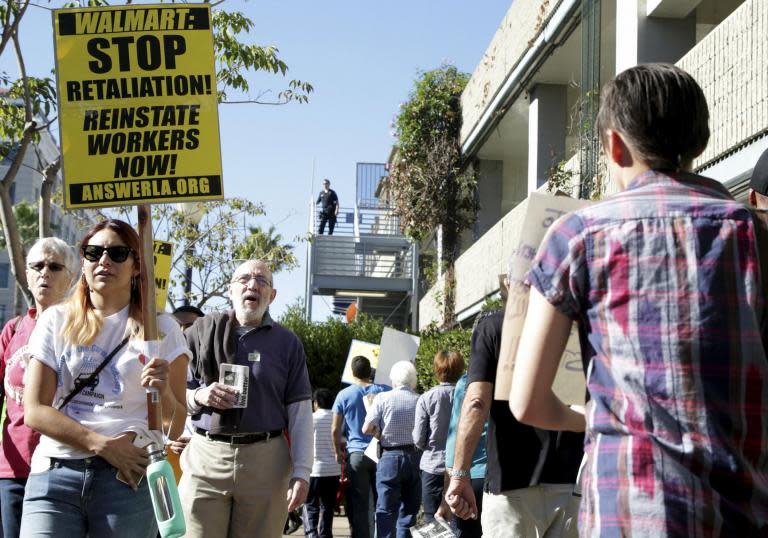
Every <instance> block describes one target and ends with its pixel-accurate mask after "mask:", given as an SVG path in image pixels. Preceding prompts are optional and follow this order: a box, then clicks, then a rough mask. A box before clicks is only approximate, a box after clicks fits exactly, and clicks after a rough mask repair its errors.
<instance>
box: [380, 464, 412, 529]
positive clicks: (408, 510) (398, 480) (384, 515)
mask: <svg viewBox="0 0 768 538" xmlns="http://www.w3.org/2000/svg"><path fill="white" fill-rule="evenodd" d="M419 457H420V453H419V452H418V451H416V450H385V451H384V453H383V454H382V455H381V459H379V465H378V469H377V470H376V491H377V492H378V495H379V498H378V501H377V502H376V530H377V531H378V538H393V537H395V536H397V538H410V537H411V531H410V528H411V527H413V526H414V525H415V524H416V515H417V514H418V512H419V505H420V504H421V478H420V476H419Z"/></svg>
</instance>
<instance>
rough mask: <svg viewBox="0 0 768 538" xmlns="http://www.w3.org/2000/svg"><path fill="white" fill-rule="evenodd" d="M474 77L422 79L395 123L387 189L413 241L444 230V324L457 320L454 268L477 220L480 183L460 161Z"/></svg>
mask: <svg viewBox="0 0 768 538" xmlns="http://www.w3.org/2000/svg"><path fill="white" fill-rule="evenodd" d="M468 80H469V77H468V75H467V74H466V73H461V72H459V71H458V70H457V69H456V68H455V67H453V66H447V65H444V66H442V67H440V68H438V69H434V70H432V71H426V72H424V73H422V74H421V75H420V76H419V78H418V79H417V80H416V83H415V85H414V88H413V91H412V92H411V94H410V95H409V98H408V101H406V102H405V103H404V104H402V105H401V110H400V113H399V115H398V117H397V120H396V121H395V131H396V135H397V143H396V145H395V148H396V156H395V158H394V159H393V162H392V167H391V170H390V176H389V179H388V187H389V191H390V194H391V196H392V199H393V202H394V206H395V211H396V212H397V214H398V215H400V218H401V220H402V222H403V223H404V226H405V232H406V234H407V235H408V236H410V237H412V238H414V239H416V240H422V239H424V238H426V237H428V236H429V235H430V234H432V233H434V232H435V230H436V229H439V233H441V234H442V252H441V253H439V254H440V257H441V262H442V266H443V267H444V268H445V290H444V293H443V294H444V302H443V304H444V322H445V324H446V325H449V324H451V323H452V320H453V307H454V301H453V264H454V261H455V259H456V257H457V255H458V248H459V238H460V234H461V232H462V231H463V230H464V229H466V228H467V227H469V226H470V225H471V224H472V223H473V222H474V221H475V218H476V214H477V197H476V187H477V180H476V177H475V175H474V173H473V172H472V171H471V168H469V167H467V166H466V163H464V162H463V160H462V157H461V149H460V147H459V132H460V129H461V106H460V97H461V92H462V91H463V90H464V87H465V86H466V84H467V81H468Z"/></svg>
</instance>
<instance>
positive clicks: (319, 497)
mask: <svg viewBox="0 0 768 538" xmlns="http://www.w3.org/2000/svg"><path fill="white" fill-rule="evenodd" d="M338 490H339V475H336V476H313V477H310V479H309V493H307V500H306V501H305V502H304V511H303V513H302V520H303V521H304V536H305V537H306V538H318V537H319V538H333V509H334V508H335V506H336V492H337V491H338Z"/></svg>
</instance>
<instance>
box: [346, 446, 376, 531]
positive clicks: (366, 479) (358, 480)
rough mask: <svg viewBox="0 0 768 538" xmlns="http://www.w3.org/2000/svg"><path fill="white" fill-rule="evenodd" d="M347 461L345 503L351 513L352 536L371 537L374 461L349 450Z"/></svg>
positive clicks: (373, 503)
mask: <svg viewBox="0 0 768 538" xmlns="http://www.w3.org/2000/svg"><path fill="white" fill-rule="evenodd" d="M347 463H348V465H347V473H348V475H349V489H347V504H348V505H349V509H350V512H351V513H352V518H351V521H350V523H351V526H352V538H373V535H374V527H373V509H372V506H375V505H376V463H375V462H374V461H373V460H372V459H370V458H369V457H368V456H366V455H364V454H363V453H362V452H350V453H349V456H348V459H347Z"/></svg>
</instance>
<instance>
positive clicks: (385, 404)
mask: <svg viewBox="0 0 768 538" xmlns="http://www.w3.org/2000/svg"><path fill="white" fill-rule="evenodd" d="M418 399H419V395H418V394H416V393H415V392H413V391H412V390H411V389H410V388H409V387H397V388H395V389H392V390H390V391H388V392H380V393H379V394H377V395H376V398H374V399H373V403H372V404H371V408H370V410H368V414H367V415H366V417H365V423H366V424H369V423H371V424H374V425H376V426H377V427H378V428H379V431H380V432H381V437H380V438H379V442H380V443H381V446H382V447H386V448H391V447H394V446H403V445H413V437H412V433H413V426H414V423H415V422H416V402H417V401H418Z"/></svg>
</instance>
